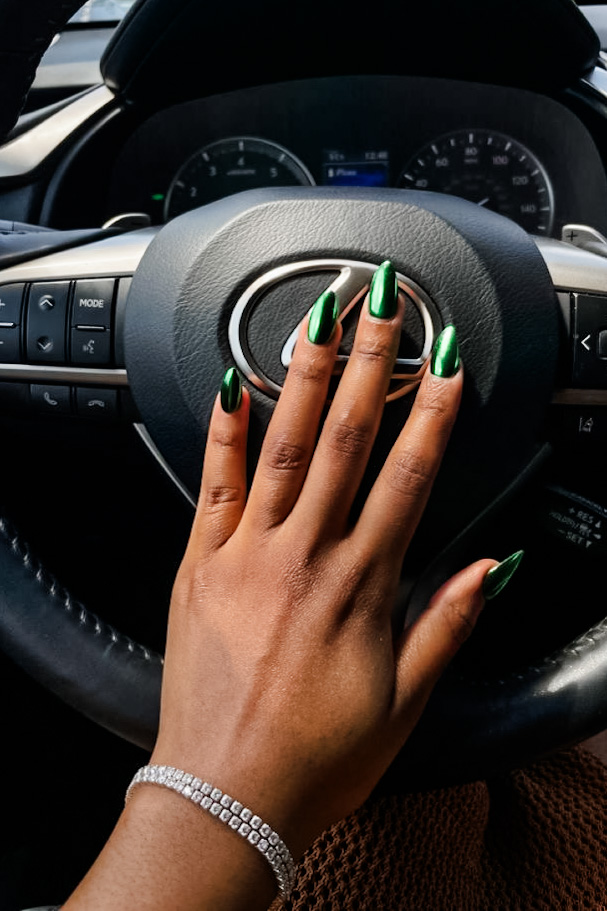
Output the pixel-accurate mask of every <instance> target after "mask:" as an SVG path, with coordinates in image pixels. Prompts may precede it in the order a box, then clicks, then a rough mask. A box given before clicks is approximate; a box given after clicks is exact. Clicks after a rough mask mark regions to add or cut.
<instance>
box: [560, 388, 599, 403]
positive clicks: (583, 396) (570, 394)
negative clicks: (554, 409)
mask: <svg viewBox="0 0 607 911" xmlns="http://www.w3.org/2000/svg"><path fill="white" fill-rule="evenodd" d="M552 404H553V405H607V389H557V390H556V392H555V393H554V395H553V396H552Z"/></svg>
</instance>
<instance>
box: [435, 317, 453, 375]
mask: <svg viewBox="0 0 607 911" xmlns="http://www.w3.org/2000/svg"><path fill="white" fill-rule="evenodd" d="M458 370H459V347H458V344H457V335H456V333H455V326H445V328H444V329H443V331H442V332H441V334H440V335H439V337H438V338H437V339H436V341H435V342H434V348H433V349H432V361H431V363H430V371H431V373H433V374H434V376H440V377H443V378H447V377H450V376H454V375H455V374H456V373H457V371H458Z"/></svg>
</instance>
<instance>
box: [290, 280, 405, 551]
mask: <svg viewBox="0 0 607 911" xmlns="http://www.w3.org/2000/svg"><path fill="white" fill-rule="evenodd" d="M404 306H405V305H404V296H403V295H402V294H400V295H399V294H398V286H397V282H396V273H395V271H394V267H393V266H392V264H391V263H389V262H386V263H382V265H381V266H380V267H379V269H378V270H377V272H376V273H375V276H374V277H373V281H372V283H371V291H370V293H369V295H368V297H367V299H366V301H365V302H364V303H363V307H362V309H361V315H360V319H359V322H358V328H357V330H356V338H355V340H354V346H353V348H352V354H351V355H350V359H349V361H348V364H347V366H346V369H345V370H344V373H343V376H342V378H341V381H340V383H339V386H338V389H337V392H336V394H335V398H334V400H333V403H332V405H331V408H330V409H329V413H328V415H327V419H326V421H325V423H324V426H323V429H322V433H321V435H320V439H319V441H318V445H317V447H316V451H315V453H314V457H313V459H312V463H311V465H310V468H309V470H308V474H307V477H306V480H305V483H304V485H303V489H302V491H301V495H300V497H299V500H298V501H297V504H296V506H295V508H294V513H300V514H302V513H303V516H304V518H305V523H306V524H305V527H306V528H307V529H308V531H309V532H310V533H312V534H318V533H322V530H323V529H325V528H330V529H332V530H333V531H334V532H336V533H340V532H342V531H343V529H344V527H345V526H346V524H347V522H348V516H349V513H350V509H351V507H352V503H353V502H354V498H355V496H356V493H357V491H358V488H359V485H360V483H361V480H362V477H363V474H364V472H365V469H366V467H367V462H368V459H369V455H370V453H371V449H372V447H373V443H374V442H375V437H376V435H377V431H378V429H379V424H380V421H381V416H382V413H383V408H384V403H385V399H386V395H387V392H388V386H389V383H390V378H391V375H392V370H393V367H394V361H395V359H396V355H397V352H398V344H399V340H400V333H401V326H402V320H403V314H404Z"/></svg>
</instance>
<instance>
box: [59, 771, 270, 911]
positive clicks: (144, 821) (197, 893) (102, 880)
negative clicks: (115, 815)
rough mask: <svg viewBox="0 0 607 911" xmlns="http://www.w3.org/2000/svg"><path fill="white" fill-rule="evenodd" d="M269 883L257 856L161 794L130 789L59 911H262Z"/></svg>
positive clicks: (266, 870) (224, 830) (191, 809)
mask: <svg viewBox="0 0 607 911" xmlns="http://www.w3.org/2000/svg"><path fill="white" fill-rule="evenodd" d="M275 895H276V880H275V878H274V876H273V874H272V870H271V868H270V866H269V865H268V863H267V861H266V860H265V859H264V858H263V856H262V855H261V854H260V853H259V852H258V851H256V850H255V849H254V848H253V847H252V846H251V845H250V844H248V842H246V841H245V840H244V839H242V838H241V837H240V836H239V835H237V834H236V833H234V832H232V831H231V830H230V829H229V828H228V827H227V826H224V825H223V824H222V823H220V822H218V820H216V819H214V818H213V817H212V816H210V815H209V814H208V813H206V812H204V811H203V810H201V809H200V808H198V807H196V806H195V805H194V804H191V803H190V802H189V801H186V800H184V799H183V798H181V797H179V795H177V794H174V793H171V792H170V791H168V790H165V789H163V788H159V787H154V786H143V787H139V788H137V789H135V791H134V793H133V796H132V798H131V800H129V803H128V805H127V807H126V808H125V810H124V812H123V813H122V815H121V817H120V819H119V821H118V823H117V825H116V828H115V829H114V832H113V833H112V836H111V838H110V839H109V841H108V843H107V844H106V846H105V848H104V850H103V852H102V853H101V855H100V856H99V858H98V859H97V861H96V863H95V864H94V866H93V867H92V869H91V870H90V871H89V873H88V875H87V876H86V877H85V879H84V880H83V881H82V883H81V884H80V885H79V886H78V888H77V889H76V891H75V892H74V894H73V895H72V896H71V898H70V899H69V900H68V901H67V902H66V904H65V905H63V908H64V909H65V911H78V909H82V911H110V909H111V911H123V909H124V911H132V909H133V908H137V909H138V911H160V909H162V911H166V909H168V908H171V909H179V911H205V909H212V911H239V909H247V911H264V909H267V908H268V906H269V905H270V904H271V902H272V900H273V898H274V897H275Z"/></svg>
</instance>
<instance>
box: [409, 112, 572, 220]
mask: <svg viewBox="0 0 607 911" xmlns="http://www.w3.org/2000/svg"><path fill="white" fill-rule="evenodd" d="M399 186H401V187H408V188H410V189H415V190H435V191H437V192H439V193H451V194H452V195H453V196H461V197H463V198H464V199H468V200H470V202H474V203H476V204H477V205H479V206H485V207H486V208H487V209H492V210H493V211H494V212H499V213H500V214H501V215H506V216H507V217H508V218H511V219H512V220H513V221H516V222H518V224H519V225H520V226H521V227H522V228H524V229H525V230H526V231H529V233H530V234H544V235H547V234H550V232H551V230H552V223H553V220H554V200H553V194H552V187H551V185H550V181H549V179H548V175H547V174H546V172H545V170H544V168H543V166H542V164H541V163H540V162H539V161H538V159H537V158H536V157H535V155H533V153H532V152H530V151H529V149H526V148H525V146H523V145H521V143H520V142H517V140H515V139H512V138H511V137H510V136H505V135H504V134H503V133H496V132H494V131H490V130H458V131H457V132H454V133H448V134H447V135H446V136H441V137H439V138H438V139H434V140H433V141H432V142H429V143H428V144H427V145H425V146H424V147H423V148H421V149H420V150H419V151H418V152H417V153H416V154H415V155H414V156H413V158H411V160H410V161H409V162H408V163H407V165H406V166H405V168H404V169H403V171H402V173H401V176H400V179H399Z"/></svg>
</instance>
